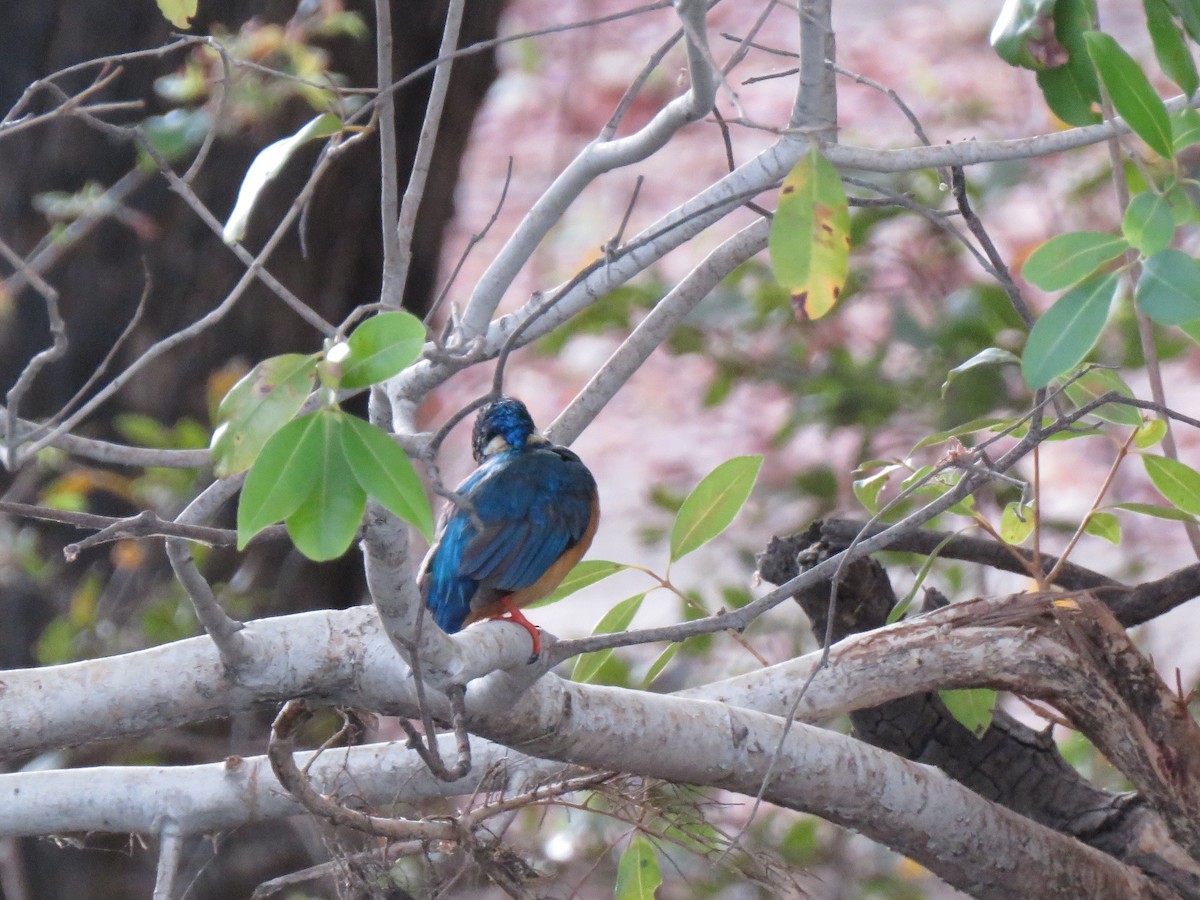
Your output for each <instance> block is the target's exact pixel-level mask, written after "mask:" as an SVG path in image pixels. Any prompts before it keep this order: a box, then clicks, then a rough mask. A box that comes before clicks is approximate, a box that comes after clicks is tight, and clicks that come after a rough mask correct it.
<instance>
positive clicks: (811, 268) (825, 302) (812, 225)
mask: <svg viewBox="0 0 1200 900" xmlns="http://www.w3.org/2000/svg"><path fill="white" fill-rule="evenodd" d="M769 245H770V250H771V266H772V268H773V269H774V270H775V278H776V280H777V281H778V282H779V283H780V284H781V285H782V286H783V287H784V288H786V289H787V291H788V292H789V293H790V294H791V297H792V306H793V307H794V308H795V311H796V316H797V317H798V318H801V319H819V318H821V316H823V315H825V314H826V313H827V312H829V310H831V309H832V308H833V305H834V304H835V303H836V302H837V299H838V297H839V296H840V295H841V292H842V288H843V287H844V286H845V284H846V271H847V267H848V265H849V259H850V207H849V205H848V204H847V202H846V191H845V189H844V188H843V187H842V177H841V176H840V175H839V174H838V171H837V169H835V168H834V167H833V166H832V165H830V163H829V161H828V160H826V159H825V157H824V156H822V155H821V152H820V151H819V150H818V149H817V145H816V144H815V143H814V144H813V145H812V146H811V147H810V148H809V150H808V152H807V153H806V154H804V157H803V158H802V159H801V160H800V161H799V162H798V163H796V166H795V168H793V169H792V171H791V172H790V173H789V174H788V176H787V178H785V179H784V180H783V187H782V188H781V189H780V192H779V206H778V208H777V209H776V210H775V218H774V220H773V221H772V222H771V236H770V240H769Z"/></svg>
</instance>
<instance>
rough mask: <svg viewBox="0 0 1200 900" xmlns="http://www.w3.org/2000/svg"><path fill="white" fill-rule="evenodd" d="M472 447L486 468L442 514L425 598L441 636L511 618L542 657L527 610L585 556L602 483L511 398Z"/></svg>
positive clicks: (485, 411)
mask: <svg viewBox="0 0 1200 900" xmlns="http://www.w3.org/2000/svg"><path fill="white" fill-rule="evenodd" d="M471 449H472V453H473V455H474V457H475V462H476V463H478V464H479V468H477V469H476V470H475V471H474V472H472V473H471V474H470V475H469V476H468V477H467V478H466V480H465V481H463V482H462V484H460V485H459V486H458V491H457V493H458V496H459V498H461V499H460V501H458V502H453V503H450V504H448V505H447V507H446V510H445V511H444V512H443V513H442V516H441V519H440V521H439V522H438V531H437V536H436V537H435V538H434V542H433V546H432V547H431V548H430V549H429V554H428V555H427V556H426V557H425V561H424V563H423V564H422V566H421V594H422V596H423V597H424V599H425V605H426V606H427V607H428V608H429V611H430V612H431V613H432V614H433V620H434V621H435V622H437V624H438V626H439V627H441V629H442V630H443V631H445V632H447V633H449V634H453V633H454V632H456V631H459V630H461V629H462V628H464V627H466V626H467V625H470V624H471V623H472V622H478V621H479V620H481V619H504V620H507V621H510V622H514V623H516V624H517V625H520V626H521V627H522V628H524V629H525V630H526V631H528V632H529V636H530V637H531V638H532V639H533V656H534V657H536V656H537V655H538V654H539V653H541V647H542V642H541V636H540V635H539V633H538V630H537V627H536V626H535V625H533V624H532V623H531V622H530V621H529V620H528V619H526V618H525V616H524V615H522V613H521V608H522V607H525V606H528V605H529V604H530V603H533V602H535V601H537V600H540V599H542V598H543V597H545V596H546V595H548V594H549V593H550V592H551V591H553V590H554V589H555V588H556V587H558V585H559V583H560V582H561V581H562V580H563V578H564V577H565V576H566V574H567V573H568V572H570V571H571V569H572V568H574V566H575V564H576V563H577V562H579V560H580V559H581V558H582V557H583V554H584V553H586V552H587V549H588V547H589V546H590V545H591V543H592V538H593V537H594V536H595V534H596V526H597V525H598V524H599V522H600V500H599V496H598V494H597V490H596V479H595V478H593V477H592V473H591V472H589V471H588V468H587V466H585V465H584V464H583V461H582V460H580V458H579V457H578V456H577V455H576V454H575V453H573V452H572V451H570V450H568V449H567V448H566V447H560V446H558V445H557V444H552V443H551V442H550V441H549V440H547V439H546V438H545V437H543V436H542V435H541V434H539V433H538V431H537V429H536V428H535V427H534V424H533V418H532V417H531V416H530V415H529V410H528V409H526V408H525V404H524V403H522V402H521V401H520V400H514V399H512V398H511V397H501V398H500V399H498V400H494V401H492V402H491V403H488V404H487V405H486V406H484V407H483V408H482V409H481V410H480V411H479V415H478V416H476V418H475V428H474V431H473V433H472V436H471Z"/></svg>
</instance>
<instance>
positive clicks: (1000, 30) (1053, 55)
mask: <svg viewBox="0 0 1200 900" xmlns="http://www.w3.org/2000/svg"><path fill="white" fill-rule="evenodd" d="M1055 2H1056V0H1005V3H1004V7H1003V8H1002V9H1001V10H1000V15H999V16H997V17H996V24H995V25H993V26H992V33H991V35H989V37H988V40H989V41H991V44H992V48H993V49H994V50H995V51H996V55H997V56H999V57H1000V58H1001V59H1002V60H1004V61H1005V62H1006V63H1008V64H1009V65H1010V66H1020V67H1021V68H1023V69H1033V70H1034V71H1040V70H1042V69H1048V68H1054V67H1055V66H1061V65H1063V64H1064V63H1065V62H1066V61H1067V51H1066V48H1065V47H1063V46H1062V45H1061V44H1059V42H1058V39H1057V38H1056V37H1055V36H1054V4H1055Z"/></svg>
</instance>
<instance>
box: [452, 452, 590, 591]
mask: <svg viewBox="0 0 1200 900" xmlns="http://www.w3.org/2000/svg"><path fill="white" fill-rule="evenodd" d="M504 456H508V458H507V459H505V458H504ZM504 456H502V457H500V458H497V460H496V463H497V465H496V466H495V468H494V469H493V470H492V471H491V472H489V473H487V474H486V475H485V476H484V477H483V478H481V479H480V481H479V482H478V484H477V485H476V486H475V488H474V490H472V491H471V492H470V494H469V497H470V500H471V502H472V504H473V505H474V508H475V512H476V515H477V516H478V517H479V521H480V523H481V524H482V526H483V527H482V528H481V529H480V530H479V532H478V533H477V534H475V535H474V536H473V537H472V539H471V540H470V542H469V543H468V544H467V546H466V547H465V549H464V552H463V555H462V560H461V565H460V567H459V572H460V573H461V574H463V575H468V576H470V577H472V578H475V579H478V581H479V582H480V584H482V585H484V586H487V587H490V588H494V589H496V590H499V591H503V592H512V591H518V590H521V589H522V588H526V587H529V586H530V585H532V584H533V583H534V582H536V581H537V580H538V579H539V578H541V577H542V575H544V574H545V572H546V570H547V569H549V568H550V567H551V566H552V565H553V564H554V562H555V561H556V560H557V559H558V558H559V557H560V556H562V554H563V553H564V552H565V551H566V550H567V548H568V547H571V546H573V545H574V544H576V543H578V542H579V540H580V539H581V538H582V537H583V535H584V532H586V531H587V528H588V525H589V523H590V522H591V518H592V509H593V503H594V500H595V496H596V482H595V479H594V478H592V474H591V472H589V471H588V470H587V467H586V466H584V465H583V463H582V462H580V461H579V458H578V457H577V456H575V454H573V453H571V452H570V451H567V450H563V449H562V448H558V447H554V448H549V447H548V448H542V449H537V450H526V451H524V452H521V453H514V454H512V455H511V456H509V455H508V454H505V455H504ZM474 605H475V606H479V605H480V604H478V603H477V604H474Z"/></svg>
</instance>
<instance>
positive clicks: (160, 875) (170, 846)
mask: <svg viewBox="0 0 1200 900" xmlns="http://www.w3.org/2000/svg"><path fill="white" fill-rule="evenodd" d="M182 857H183V835H182V834H181V833H180V831H179V826H178V825H176V824H174V823H171V822H169V823H167V824H166V825H164V826H163V828H162V831H160V832H159V848H158V871H157V873H156V875H155V878H154V900H172V898H173V897H174V894H175V878H176V877H177V876H178V874H179V863H180V860H181V859H182Z"/></svg>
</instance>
